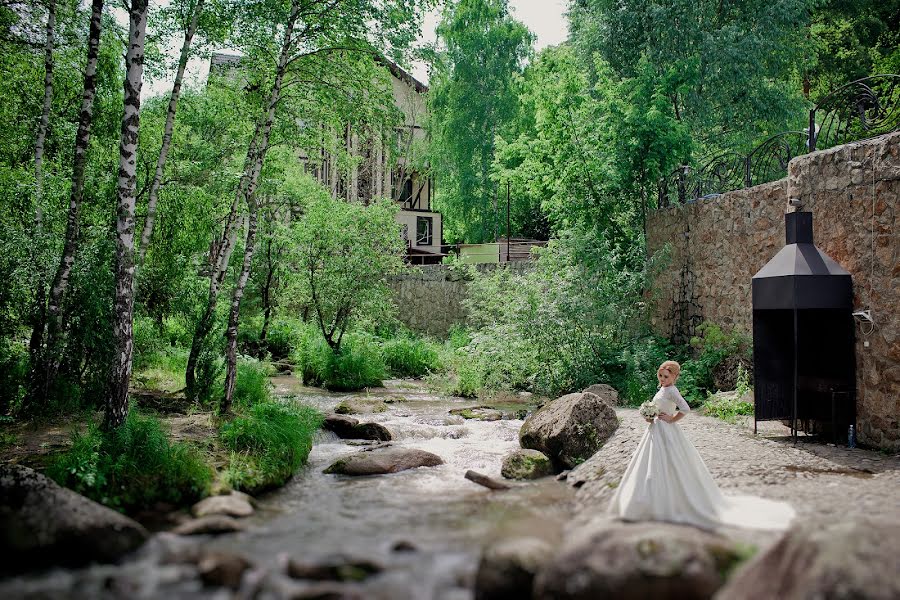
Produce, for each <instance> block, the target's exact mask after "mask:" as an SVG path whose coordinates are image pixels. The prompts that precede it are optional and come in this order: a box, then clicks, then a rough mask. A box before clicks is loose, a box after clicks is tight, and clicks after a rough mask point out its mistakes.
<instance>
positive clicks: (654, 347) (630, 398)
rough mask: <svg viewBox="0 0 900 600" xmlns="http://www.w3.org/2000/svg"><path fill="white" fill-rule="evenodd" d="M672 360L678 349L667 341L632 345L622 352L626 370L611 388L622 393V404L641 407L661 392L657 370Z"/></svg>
mask: <svg viewBox="0 0 900 600" xmlns="http://www.w3.org/2000/svg"><path fill="white" fill-rule="evenodd" d="M673 357H677V352H676V349H675V348H674V347H673V346H672V344H671V342H669V341H668V340H666V339H664V338H661V337H658V336H647V337H645V338H641V337H638V338H636V339H634V340H633V341H631V342H630V343H629V344H628V346H627V347H626V348H625V349H624V350H623V351H622V363H623V366H624V369H623V370H622V372H621V374H620V375H619V376H618V377H615V378H614V379H613V380H612V385H613V386H614V387H615V388H616V389H617V390H618V391H619V399H620V402H621V403H622V404H624V405H627V406H640V405H641V404H642V403H644V402H646V401H647V400H649V399H650V398H651V397H653V395H654V394H655V393H656V390H657V389H658V388H659V382H658V380H657V379H656V370H657V369H658V368H659V365H661V364H662V363H663V362H665V361H666V360H672V359H673ZM680 385H681V384H680V382H679V386H680ZM679 389H681V388H680V387H679Z"/></svg>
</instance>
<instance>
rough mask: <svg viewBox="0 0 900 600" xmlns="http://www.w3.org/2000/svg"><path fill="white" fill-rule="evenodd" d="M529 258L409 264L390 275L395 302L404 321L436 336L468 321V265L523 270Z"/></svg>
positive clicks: (480, 268)
mask: <svg viewBox="0 0 900 600" xmlns="http://www.w3.org/2000/svg"><path fill="white" fill-rule="evenodd" d="M529 264H530V263H528V262H512V263H496V264H483V265H467V266H466V267H464V268H461V269H454V268H452V267H449V266H446V265H425V266H421V267H410V268H409V270H408V271H407V272H405V273H403V274H401V275H397V276H395V277H393V278H391V280H390V282H389V284H390V286H391V289H392V290H393V291H394V303H395V304H396V305H397V309H398V310H397V316H398V318H399V319H400V321H401V322H403V323H404V324H405V325H406V326H407V327H409V328H410V329H412V330H414V331H419V332H421V333H427V334H430V335H434V336H437V337H443V336H446V335H447V332H448V331H450V328H451V327H452V326H453V325H456V324H464V323H465V322H466V311H465V308H464V307H463V300H465V299H466V297H467V296H468V293H469V291H468V280H469V275H468V269H471V268H474V269H477V270H478V271H480V272H488V271H491V270H493V269H514V270H515V271H517V272H523V271H524V270H526V269H528V268H529Z"/></svg>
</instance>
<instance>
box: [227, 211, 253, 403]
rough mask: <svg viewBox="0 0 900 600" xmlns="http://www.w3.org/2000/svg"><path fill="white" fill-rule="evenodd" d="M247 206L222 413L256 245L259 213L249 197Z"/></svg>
mask: <svg viewBox="0 0 900 600" xmlns="http://www.w3.org/2000/svg"><path fill="white" fill-rule="evenodd" d="M247 205H248V208H249V213H250V215H249V220H248V223H247V237H246V238H245V239H244V262H243V264H242V265H241V273H240V275H239V276H238V280H237V283H236V284H235V286H234V292H233V294H232V296H231V310H230V311H229V312H228V328H227V329H226V330H225V337H226V339H227V345H226V347H225V397H224V398H223V399H222V406H221V412H222V413H228V412H230V411H231V403H232V400H233V399H234V387H235V384H236V383H237V334H238V319H239V318H240V315H241V300H242V299H243V298H244V289H245V288H246V286H247V279H248V278H249V277H250V265H251V264H252V262H253V250H254V247H255V245H256V226H257V223H256V219H257V213H258V212H259V211H258V209H257V205H256V199H255V198H254V197H253V196H249V197H248V198H247Z"/></svg>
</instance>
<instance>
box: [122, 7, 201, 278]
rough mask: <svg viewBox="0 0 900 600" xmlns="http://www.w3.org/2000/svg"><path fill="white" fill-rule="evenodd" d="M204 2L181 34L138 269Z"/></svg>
mask: <svg viewBox="0 0 900 600" xmlns="http://www.w3.org/2000/svg"><path fill="white" fill-rule="evenodd" d="M205 1H206V0H197V5H196V6H195V7H194V14H193V15H191V22H190V24H189V25H188V28H187V30H186V31H185V32H184V43H183V44H182V45H181V54H180V55H179V57H178V70H177V71H176V72H175V81H174V83H173V84H172V94H171V95H170V96H169V108H168V111H167V112H166V124H165V126H164V127H163V139H162V146H161V147H160V149H159V157H158V158H157V159H156V172H155V173H154V175H153V182H152V183H151V184H150V194H149V196H148V200H147V218H146V219H144V227H143V231H142V232H141V240H140V245H139V246H138V253H137V254H138V259H137V268H140V267H141V266H142V265H143V264H144V257H145V256H146V255H147V247H148V246H149V245H150V238H151V237H152V236H153V225H154V223H155V220H156V203H157V200H158V198H159V188H160V186H161V185H162V179H163V172H164V170H165V167H166V160H167V159H168V156H169V149H170V148H171V147H172V131H173V130H174V128H175V113H176V112H177V110H178V100H179V98H180V97H181V85H182V82H183V81H184V72H185V69H186V67H187V63H188V59H189V58H190V55H191V42H192V41H193V39H194V34H195V33H196V32H197V23H198V22H199V20H200V15H201V13H202V12H203V3H204V2H205Z"/></svg>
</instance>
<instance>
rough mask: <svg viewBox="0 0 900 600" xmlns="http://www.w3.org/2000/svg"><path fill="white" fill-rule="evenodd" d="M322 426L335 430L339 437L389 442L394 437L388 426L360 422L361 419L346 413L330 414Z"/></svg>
mask: <svg viewBox="0 0 900 600" xmlns="http://www.w3.org/2000/svg"><path fill="white" fill-rule="evenodd" d="M322 426H323V427H324V428H325V429H327V430H328V431H333V432H334V433H335V434H336V435H337V436H338V437H339V438H341V439H345V440H376V441H380V442H389V441H391V440H392V439H393V436H392V435H391V432H390V431H388V428H387V427H385V426H384V425H381V424H380V423H360V422H359V419H354V418H353V417H348V416H345V415H338V414H333V415H328V416H327V417H325V421H324V422H323V423H322Z"/></svg>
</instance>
